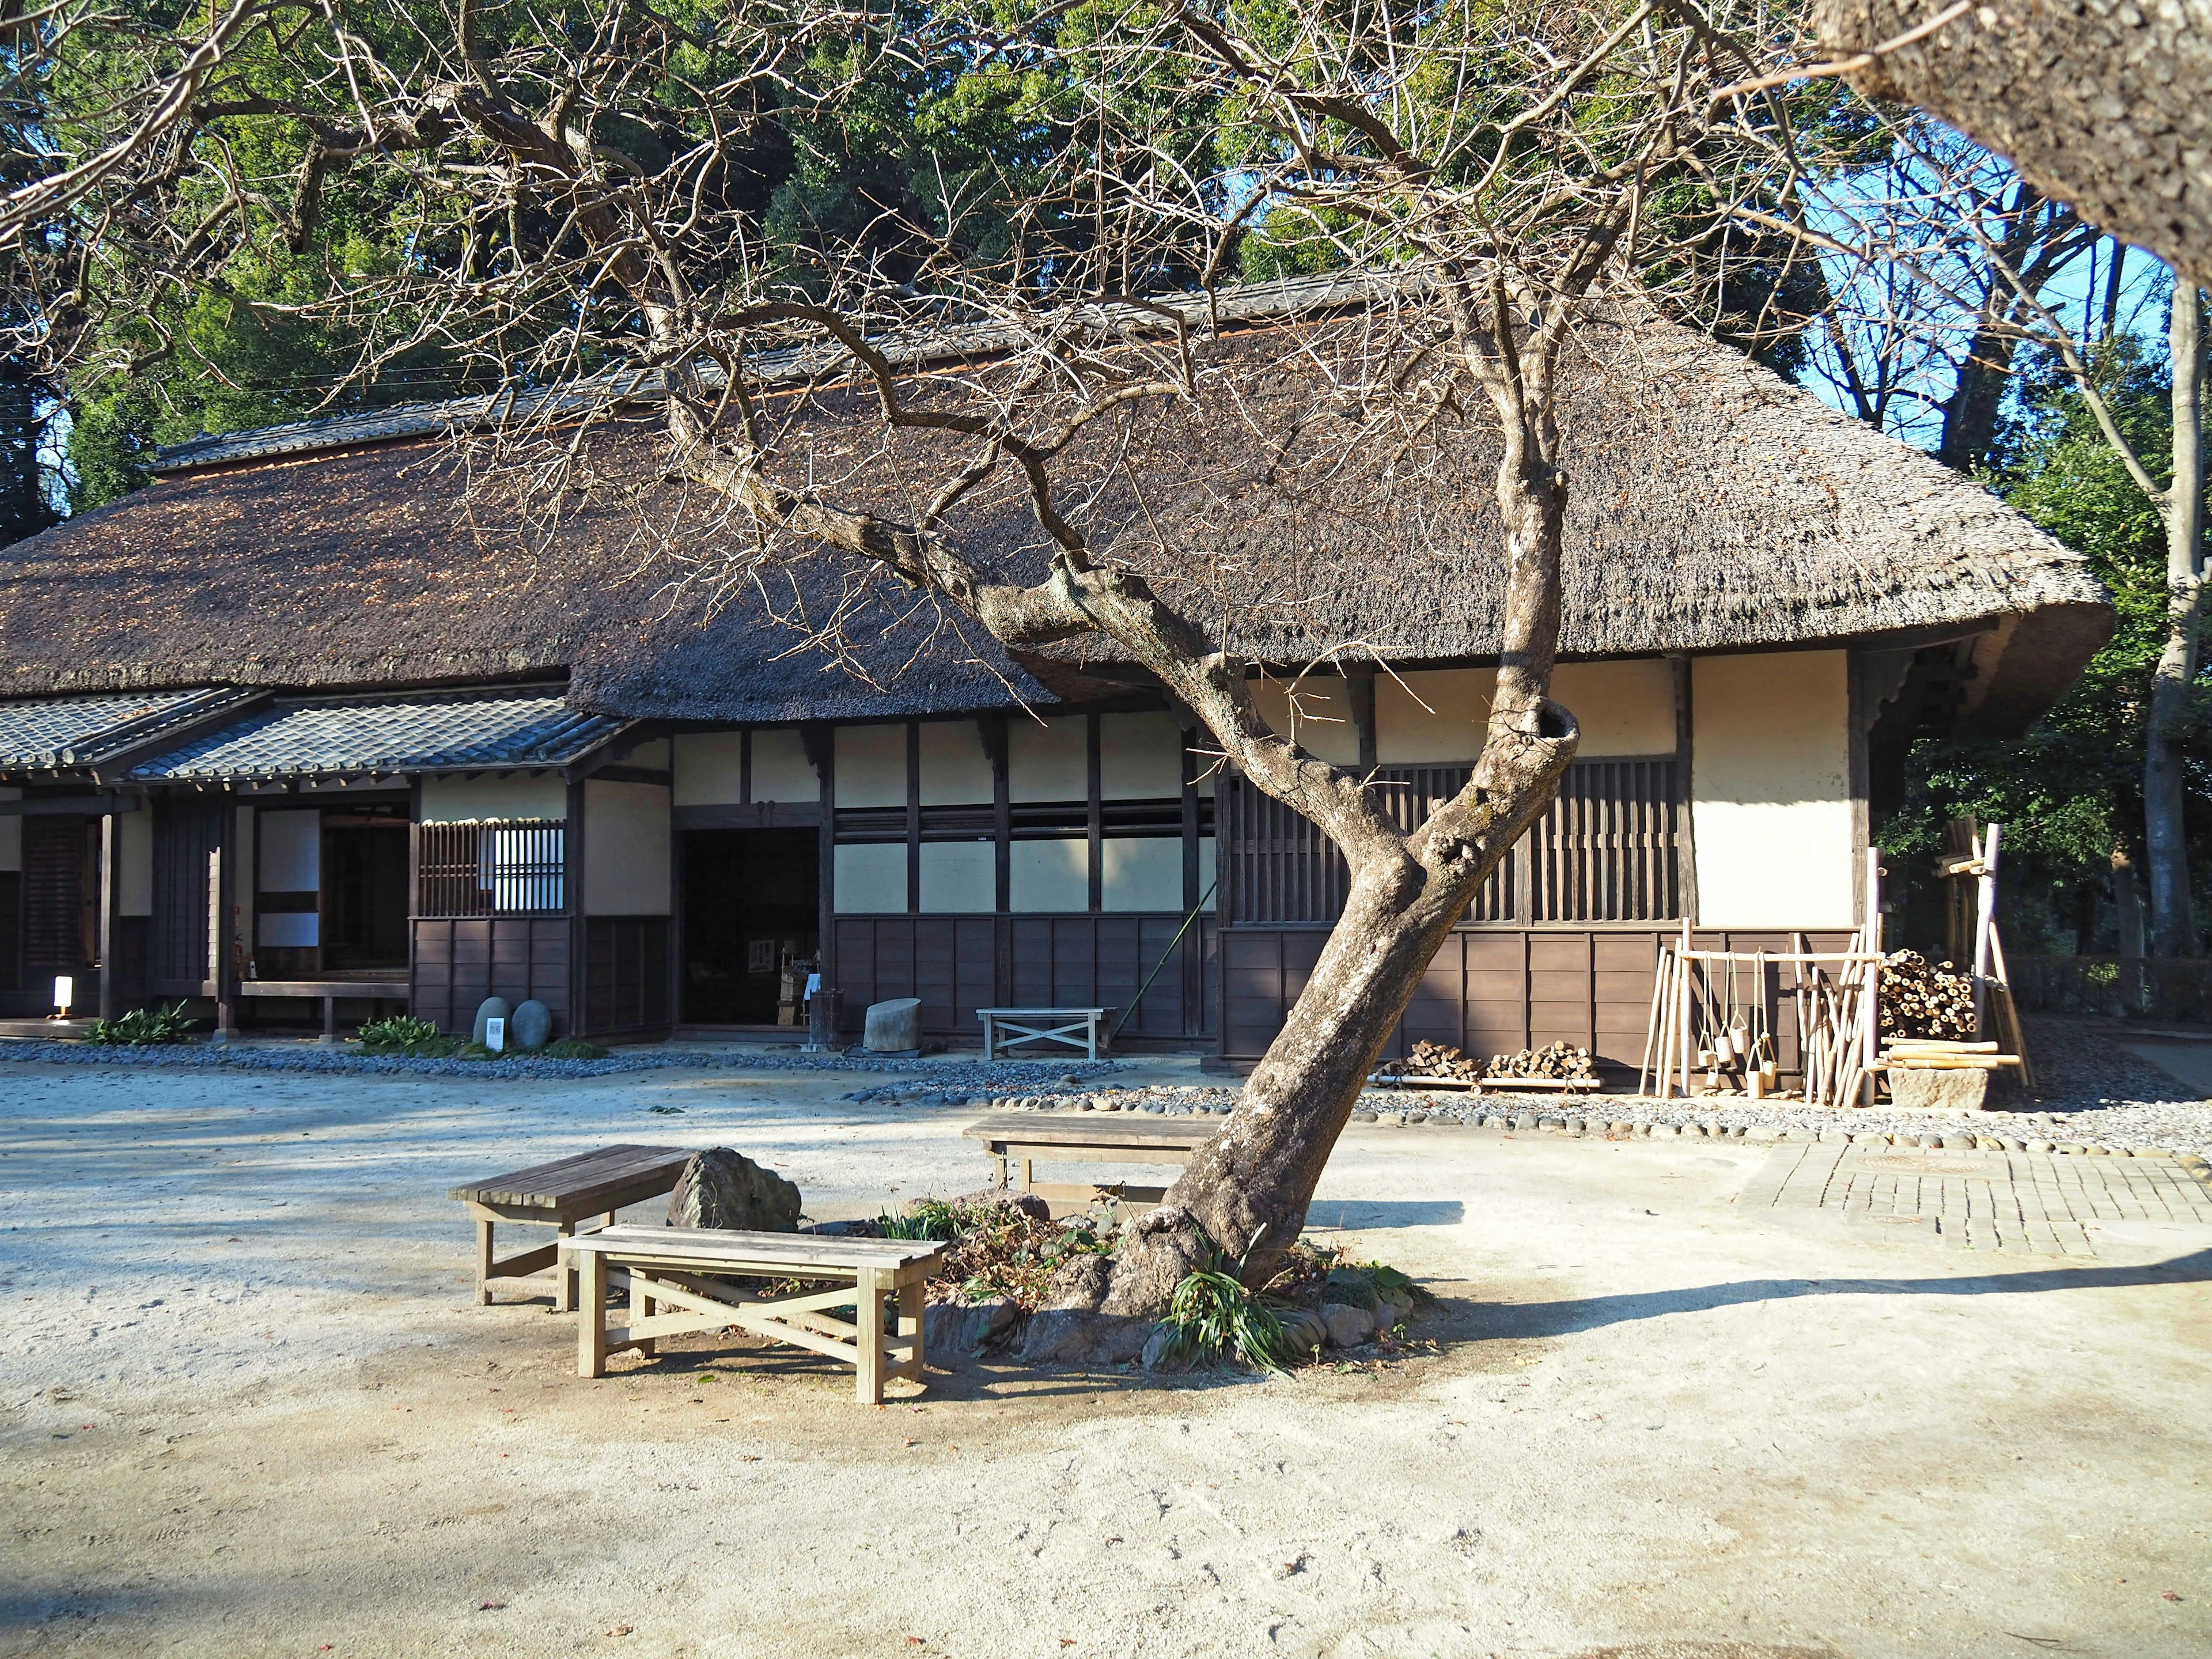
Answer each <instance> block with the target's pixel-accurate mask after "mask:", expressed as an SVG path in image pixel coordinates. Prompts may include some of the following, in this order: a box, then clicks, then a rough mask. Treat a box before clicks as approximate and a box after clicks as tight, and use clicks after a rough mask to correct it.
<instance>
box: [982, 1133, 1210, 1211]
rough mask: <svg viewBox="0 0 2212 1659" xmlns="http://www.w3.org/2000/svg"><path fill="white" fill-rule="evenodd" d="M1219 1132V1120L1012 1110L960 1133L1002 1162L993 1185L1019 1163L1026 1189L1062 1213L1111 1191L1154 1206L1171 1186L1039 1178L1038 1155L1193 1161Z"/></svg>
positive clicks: (1062, 1159) (1120, 1198) (1062, 1160)
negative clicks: (1170, 1120)
mask: <svg viewBox="0 0 2212 1659" xmlns="http://www.w3.org/2000/svg"><path fill="white" fill-rule="evenodd" d="M1220 1131H1221V1125H1220V1123H1218V1122H1212V1123H1207V1124H1205V1125H1203V1126H1202V1127H1201V1126H1200V1125H1198V1124H1188V1125H1186V1124H1183V1123H1163V1122H1158V1121H1152V1120H1148V1119H1145V1118H1129V1117H1114V1116H1109V1117H1106V1118H1103V1119H1100V1118H1084V1119H1081V1120H1079V1121H1068V1120H1066V1119H1065V1118H1063V1117H1060V1116H1059V1115H1052V1116H1044V1115H1036V1116H1032V1115H1030V1114H1028V1113H1026V1112H1021V1113H1016V1112H1006V1113H997V1114H994V1115H992V1116H990V1117H987V1118H983V1119H981V1121H977V1122H975V1123H971V1124H969V1126H968V1127H967V1128H965V1129H964V1130H963V1131H962V1132H961V1133H963V1134H964V1135H965V1136H966V1137H967V1138H968V1139H970V1140H980V1141H981V1142H982V1143H983V1151H984V1152H985V1154H986V1155H987V1156H988V1157H989V1158H991V1159H992V1160H993V1161H994V1163H995V1164H997V1166H998V1169H997V1173H996V1175H995V1176H994V1177H993V1178H992V1183H991V1184H992V1185H993V1186H994V1187H998V1188H1006V1187H1007V1186H1008V1185H1009V1184H1010V1182H1011V1178H1012V1169H1013V1168H1018V1170H1019V1171H1020V1174H1021V1182H1022V1190H1023V1191H1024V1192H1030V1193H1035V1194H1036V1195H1037V1196H1038V1197H1039V1198H1041V1199H1042V1200H1044V1201H1045V1204H1046V1206H1048V1208H1049V1209H1050V1210H1051V1211H1052V1213H1053V1214H1054V1216H1055V1217H1058V1216H1063V1215H1072V1214H1073V1213H1075V1212H1077V1211H1079V1210H1084V1209H1087V1208H1089V1207H1090V1206H1091V1205H1093V1204H1096V1203H1097V1202H1098V1201H1099V1200H1102V1199H1109V1198H1110V1199H1112V1200H1114V1201H1115V1203H1117V1204H1121V1205H1122V1206H1126V1207H1127V1208H1130V1209H1147V1210H1148V1209H1151V1208H1152V1207H1153V1206H1156V1205H1158V1203H1159V1201H1160V1200H1161V1199H1162V1198H1163V1197H1164V1195H1165V1194H1166V1193H1167V1188H1164V1187H1133V1186H1129V1185H1127V1184H1121V1185H1115V1186H1100V1185H1097V1184H1093V1183H1090V1182H1043V1183H1040V1182H1037V1181H1036V1179H1035V1178H1034V1174H1033V1166H1034V1165H1035V1164H1036V1163H1037V1162H1039V1161H1040V1160H1042V1162H1045V1163H1048V1164H1188V1163H1189V1162H1190V1158H1191V1154H1192V1153H1193V1152H1196V1151H1197V1150H1198V1149H1199V1148H1200V1147H1201V1146H1204V1145H1206V1142H1207V1141H1209V1140H1211V1139H1213V1137H1214V1136H1215V1135H1217V1134H1218V1133H1220Z"/></svg>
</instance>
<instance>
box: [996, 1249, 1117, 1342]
mask: <svg viewBox="0 0 2212 1659" xmlns="http://www.w3.org/2000/svg"><path fill="white" fill-rule="evenodd" d="M1111 1279H1112V1269H1111V1267H1109V1265H1108V1262H1107V1259H1106V1258H1105V1257H1104V1256H1103V1255H1078V1256H1071V1257H1070V1258H1068V1259H1067V1260H1066V1261H1063V1262H1061V1263H1060V1266H1059V1267H1057V1268H1055V1269H1054V1272H1053V1275H1052V1288H1051V1289H1050V1290H1049V1291H1048V1292H1047V1293H1046V1296H1045V1304H1044V1306H1043V1307H1042V1309H1040V1310H1038V1311H1037V1312H1036V1313H1034V1314H1032V1315H1030V1328H1029V1332H1028V1334H1026V1335H1025V1336H1024V1338H1023V1339H1022V1352H1021V1358H1022V1360H1023V1362H1024V1364H1031V1365H1042V1364H1051V1363H1053V1362H1054V1361H1055V1360H1066V1361H1073V1360H1080V1359H1087V1358H1090V1355H1091V1344H1092V1342H1093V1341H1094V1340H1097V1336H1098V1334H1099V1330H1098V1304H1100V1303H1101V1302H1103V1301H1104V1300H1105V1299H1106V1288H1107V1285H1109V1283H1110V1282H1111ZM1138 1346H1139V1348H1141V1347H1142V1346H1143V1344H1142V1342H1141V1341H1140V1342H1139V1345H1138Z"/></svg>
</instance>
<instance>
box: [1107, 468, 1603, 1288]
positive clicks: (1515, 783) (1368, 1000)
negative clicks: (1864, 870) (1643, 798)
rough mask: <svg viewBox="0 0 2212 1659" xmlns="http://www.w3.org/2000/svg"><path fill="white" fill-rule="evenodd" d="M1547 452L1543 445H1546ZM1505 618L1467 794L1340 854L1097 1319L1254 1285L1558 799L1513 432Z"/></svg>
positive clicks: (1545, 576)
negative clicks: (1201, 1285) (1411, 1013)
mask: <svg viewBox="0 0 2212 1659" xmlns="http://www.w3.org/2000/svg"><path fill="white" fill-rule="evenodd" d="M1546 447H1549V446H1546ZM1565 495H1566V491H1565V482H1564V480H1563V479H1562V478H1561V477H1560V476H1559V474H1558V472H1557V471H1556V470H1555V469H1554V468H1553V466H1552V465H1550V463H1549V462H1548V461H1547V460H1544V459H1541V454H1540V453H1539V451H1538V447H1537V446H1536V445H1535V444H1534V442H1533V441H1532V442H1527V443H1523V442H1517V441H1514V438H1513V435H1510V434H1509V438H1508V443H1507V456H1506V459H1505V460H1504V462H1503V463H1502V464H1501V465H1500V467H1499V474H1498V502H1499V507H1500V508H1501V512H1502V516H1503V518H1504V525H1505V529H1506V536H1505V541H1506V576H1505V596H1504V597H1505V605H1504V629H1503V637H1502V638H1501V640H1500V646H1501V651H1500V659H1499V667H1498V685H1497V690H1496V693H1495V695H1494V698H1493V701H1492V708H1491V715H1490V721H1489V727H1488V731H1487V733H1486V738H1485V741H1484V744H1483V749H1482V756H1481V758H1480V761H1479V763H1477V766H1476V768H1475V772H1474V779H1473V781H1471V782H1470V784H1469V785H1468V789H1467V790H1466V791H1465V792H1464V793H1462V795H1461V796H1459V797H1458V798H1456V799H1454V800H1453V801H1451V802H1449V803H1447V804H1446V805H1444V806H1442V807H1440V808H1438V809H1437V812H1436V813H1435V814H1434V815H1433V816H1432V817H1431V819H1430V821H1429V823H1427V824H1425V825H1423V826H1422V827H1421V828H1420V829H1417V830H1416V831H1415V832H1414V833H1413V835H1412V836H1408V837H1407V838H1405V839H1404V840H1402V841H1400V842H1395V843H1393V844H1390V845H1387V846H1384V845H1377V846H1374V847H1369V848H1345V849H1343V850H1344V851H1345V853H1346V858H1347V860H1349V862H1350V863H1351V866H1352V882H1351V886H1350V890H1349V892H1348V893H1347V894H1346V899H1345V906H1344V910H1343V913H1342V915H1340V917H1339V918H1338V921H1337V923H1336V926H1335V927H1334V928H1333V929H1331V931H1330V933H1329V937H1328V944H1327V945H1325V946H1324V947H1323V949H1322V954H1321V959H1320V960H1319V961H1318V962H1317V963H1316V964H1315V966H1314V970H1313V974H1312V976H1311V977H1310V979H1308V980H1307V981H1306V985H1305V988H1304V991H1303V992H1301V993H1300V994H1299V996H1298V1000H1297V1003H1296V1004H1295V1005H1294V1006H1292V1008H1291V1012H1290V1015H1289V1018H1286V1019H1285V1021H1284V1024H1283V1029H1282V1030H1280V1031H1279V1032H1278V1033H1277V1034H1276V1036H1275V1039H1274V1041H1273V1042H1271V1043H1270V1044H1269V1045H1268V1047H1267V1054H1265V1055H1264V1056H1263V1057H1262V1058H1261V1060H1260V1063H1259V1064H1258V1065H1257V1066H1255V1068H1254V1069H1253V1072H1252V1074H1251V1076H1250V1078H1249V1079H1247V1081H1246V1083H1245V1085H1244V1088H1243V1091H1242V1092H1241V1094H1240V1095H1239V1097H1238V1099H1237V1106H1236V1109H1235V1110H1234V1111H1233V1112H1232V1113H1231V1115H1230V1119H1229V1121H1228V1123H1227V1124H1226V1125H1225V1127H1223V1128H1222V1130H1221V1132H1220V1133H1218V1134H1217V1135H1216V1136H1214V1138H1213V1139H1212V1140H1211V1141H1210V1142H1208V1143H1207V1145H1206V1146H1205V1147H1204V1148H1203V1149H1202V1150H1201V1151H1200V1152H1199V1153H1198V1155H1197V1156H1196V1157H1194V1158H1193V1159H1192V1160H1191V1162H1190V1164H1188V1166H1187V1167H1186V1168H1185V1170H1184V1171H1183V1173H1182V1176H1181V1178H1180V1179H1178V1180H1177V1181H1176V1183H1175V1185H1174V1186H1173V1187H1171V1188H1170V1189H1169V1190H1168V1192H1167V1194H1166V1195H1165V1198H1164V1202H1163V1203H1162V1205H1161V1206H1160V1208H1159V1209H1158V1211H1156V1212H1153V1214H1152V1215H1151V1216H1148V1217H1146V1218H1145V1219H1144V1220H1143V1221H1142V1222H1141V1223H1139V1225H1138V1227H1137V1228H1136V1229H1135V1230H1134V1236H1133V1237H1132V1238H1131V1239H1130V1240H1129V1241H1128V1242H1127V1243H1125V1244H1124V1245H1123V1246H1122V1248H1121V1251H1120V1252H1119V1253H1117V1255H1116V1256H1115V1267H1114V1270H1113V1274H1112V1281H1111V1285H1110V1287H1109V1288H1108V1290H1107V1292H1106V1295H1105V1297H1104V1299H1103V1304H1101V1307H1100V1311H1101V1312H1102V1313H1103V1314H1105V1315H1107V1316H1119V1318H1120V1319H1121V1321H1123V1322H1127V1321H1128V1320H1131V1319H1134V1318H1139V1317H1142V1318H1151V1317H1155V1316H1158V1314H1160V1313H1161V1312H1163V1311H1164V1309H1165V1306H1166V1303H1167V1300H1168V1298H1169V1297H1170V1295H1172V1293H1173V1291H1174V1290H1175V1286H1176V1283H1177V1282H1178V1281H1179V1280H1180V1279H1182V1275H1183V1274H1184V1273H1186V1272H1188V1270H1189V1269H1190V1268H1191V1267H1194V1266H1198V1265H1200V1264H1201V1263H1203V1262H1204V1261H1206V1258H1207V1257H1208V1256H1209V1255H1211V1254H1212V1253H1213V1252H1214V1251H1218V1252H1220V1253H1222V1254H1223V1255H1226V1256H1227V1257H1229V1258H1230V1259H1231V1261H1233V1262H1234V1263H1235V1264H1236V1265H1237V1267H1239V1268H1240V1269H1241V1270H1242V1272H1243V1277H1244V1279H1245V1280H1246V1282H1247V1283H1248V1284H1256V1283H1261V1282H1264V1281H1265V1279H1267V1276H1268V1274H1269V1273H1270V1272H1271V1271H1272V1269H1273V1267H1274V1265H1275V1264H1276V1263H1277V1262H1279V1260H1280V1259H1281V1256H1282V1254H1283V1252H1284V1251H1285V1249H1287V1248H1288V1246H1290V1245H1291V1243H1295V1242H1296V1240H1297V1237H1298V1234H1299V1233H1300V1232H1301V1231H1303V1230H1304V1226H1305V1219H1306V1210H1307V1206H1309V1205H1310V1203H1311V1202H1312V1200H1313V1194H1314V1188H1315V1187H1316V1185H1317V1184H1318V1183H1319V1182H1320V1180H1321V1176H1322V1170H1324V1169H1325V1168H1326V1167H1327V1165H1328V1157H1329V1153H1330V1152H1332V1151H1333V1150H1334V1147H1335V1145H1336V1141H1337V1137H1338V1136H1339V1135H1340V1134H1341V1133H1343V1130H1344V1127H1345V1125H1346V1123H1347V1122H1349V1121H1351V1117H1352V1109H1353V1107H1354V1106H1355V1104H1356V1103H1358V1098H1359V1092H1360V1090H1361V1088H1362V1087H1363V1085H1364V1084H1365V1082H1366V1080H1367V1077H1368V1074H1369V1073H1370V1072H1372V1071H1373V1070H1374V1068H1375V1065H1376V1060H1377V1059H1378V1058H1379V1056H1380V1055H1381V1054H1382V1051H1383V1044H1384V1043H1385V1042H1388V1041H1389V1036H1390V1033H1391V1031H1392V1030H1394V1029H1395V1027H1396V1025H1397V1024H1398V1021H1399V1020H1400V1018H1402V1017H1403V1015H1404V1014H1405V1012H1406V1007H1407V1004H1408V1003H1410V1002H1411V1001H1412V1000H1413V993H1414V991H1415V990H1416V989H1417V988H1418V987H1419V984H1420V981H1421V975H1423V974H1424V973H1425V971H1426V970H1427V969H1428V967H1429V964H1430V963H1431V961H1433V960H1434V959H1435V957H1436V954H1437V951H1438V950H1439V949H1440V948H1442V946H1443V942H1444V939H1445V937H1446V936H1447V935H1448V934H1449V933H1450V932H1451V930H1452V928H1453V927H1454V926H1455V925H1456V924H1457V922H1458V921H1459V920H1460V918H1461V917H1462V915H1465V914H1466V910H1467V907H1468V902H1470V901H1471V900H1472V899H1473V897H1474V894H1475V892H1476V891H1477V890H1478V889H1479V888H1480V886H1481V884H1482V883H1483V882H1485V881H1486V880H1487V879H1488V878H1489V877H1490V874H1491V872H1492V871H1493V870H1495V869H1496V868H1497V867H1498V862H1499V860H1501V859H1503V858H1504V855H1505V854H1506V853H1507V852H1508V851H1509V850H1510V848H1512V846H1513V845H1514V843H1515V842H1517V841H1519V840H1520V839H1521V837H1522V835H1523V834H1524V833H1525V832H1526V831H1527V829H1528V828H1529V826H1530V825H1531V824H1533V823H1534V822H1535V820H1536V819H1537V817H1540V816H1541V814H1542V813H1543V812H1544V811H1545V810H1546V809H1547V807H1549V806H1550V805H1551V803H1552V799H1553V796H1554V795H1555V794H1556V793H1557V792H1558V789H1559V777H1560V775H1561V774H1562V773H1563V772H1564V771H1565V769H1566V766H1567V763H1568V762H1569V761H1570V760H1571V759H1572V758H1573V756H1574V748H1575V741H1576V737H1577V732H1576V729H1575V726H1574V722H1573V718H1572V716H1571V715H1570V714H1568V713H1567V712H1566V711H1565V709H1562V708H1559V707H1558V706H1557V705H1555V704H1553V703H1552V702H1550V701H1549V696H1548V694H1549V690H1550V685H1551V678H1552V667H1553V659H1554V657H1555V655H1556V653H1557V649H1558V641H1559V550H1560V538H1561V533H1562V528H1563V522H1564V520H1565Z"/></svg>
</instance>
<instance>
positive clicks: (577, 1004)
mask: <svg viewBox="0 0 2212 1659" xmlns="http://www.w3.org/2000/svg"><path fill="white" fill-rule="evenodd" d="M587 787H588V786H587V785H586V783H585V782H584V781H583V780H582V779H580V778H579V779H577V780H576V781H574V782H572V783H570V784H569V785H568V804H567V811H568V820H567V822H566V823H563V824H562V830H561V900H562V904H563V905H564V906H565V907H566V908H567V909H568V1035H569V1036H583V1035H584V1034H585V1033H586V1032H587V1031H589V1030H591V1029H592V1018H593V1015H594V1012H595V1011H594V1010H593V1009H592V1006H591V977H592V966H591V954H592V946H591V939H590V935H589V933H588V932H587V923H586V920H585V916H584V833H585V824H584V793H585V790H586V788H587ZM457 1012H458V1011H457Z"/></svg>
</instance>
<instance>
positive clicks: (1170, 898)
mask: <svg viewBox="0 0 2212 1659" xmlns="http://www.w3.org/2000/svg"><path fill="white" fill-rule="evenodd" d="M1098 908H1100V909H1102V910H1180V909H1182V837H1181V836H1177V837H1176V839H1174V840H1173V841H1170V840H1168V839H1166V838H1165V837H1164V836H1152V837H1146V838H1145V839H1142V840H1136V839H1132V840H1118V841H1106V842H1100V843H1099V847H1098Z"/></svg>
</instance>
